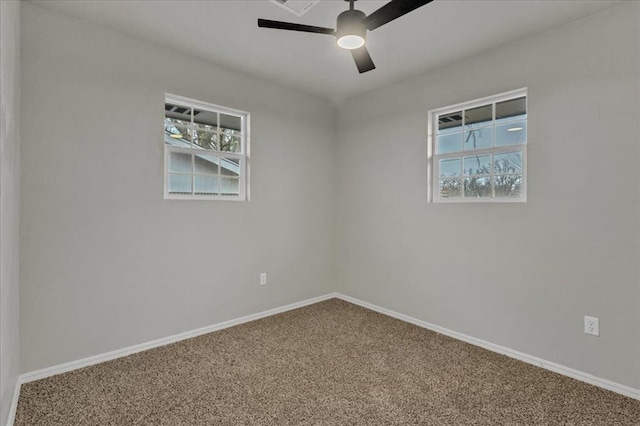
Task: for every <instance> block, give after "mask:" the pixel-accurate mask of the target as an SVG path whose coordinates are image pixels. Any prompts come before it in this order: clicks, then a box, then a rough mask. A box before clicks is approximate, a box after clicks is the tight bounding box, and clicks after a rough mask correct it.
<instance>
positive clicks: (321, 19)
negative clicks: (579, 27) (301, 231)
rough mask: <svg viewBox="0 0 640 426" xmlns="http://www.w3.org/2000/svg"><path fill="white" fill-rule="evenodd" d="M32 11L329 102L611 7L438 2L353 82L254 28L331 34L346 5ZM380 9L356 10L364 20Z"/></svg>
mask: <svg viewBox="0 0 640 426" xmlns="http://www.w3.org/2000/svg"><path fill="white" fill-rule="evenodd" d="M34 3H37V4H40V5H42V6H44V7H47V8H49V9H54V10H57V11H60V12H63V13H65V14H68V15H72V16H76V17H79V18H83V19H86V20H89V21H91V22H94V23H97V24H99V25H103V26H105V27H108V28H112V29H115V30H118V31H121V32H123V33H126V34H129V35H132V36H135V37H139V38H142V39H145V40H149V41H152V42H154V43H157V44H160V45H164V46H168V47H172V48H174V49H177V50H180V51H182V52H185V53H188V54H190V55H193V56H196V57H198V58H201V59H205V60H208V61H211V62H214V63H216V64H219V65H223V66H225V67H228V68H232V69H236V70H240V71H243V72H246V73H248V74H252V75H255V76H259V77H262V78H266V79H269V80H272V81H275V82H278V83H280V84H283V85H286V86H289V87H293V88H297V89H301V90H303V91H306V92H308V93H312V94H316V95H319V96H322V97H325V98H327V99H330V100H332V101H335V102H340V101H342V100H344V99H346V98H348V97H351V96H354V95H356V94H358V93H361V92H364V91H367V90H371V89H374V88H378V87H381V86H385V85H388V84H391V83H393V82H396V81H399V80H402V79H404V78H407V77H410V76H413V75H416V74H419V73H422V72H424V71H427V70H429V69H432V68H435V67H439V66H442V65H444V64H447V63H450V62H453V61H456V60H459V59H462V58H464V57H466V56H469V55H473V54H476V53H479V52H482V51H484V50H487V49H490V48H494V47H497V46H500V45H503V44H506V43H509V42H511V41H513V40H516V39H519V38H522V37H525V36H528V35H531V34H535V33H539V32H542V31H544V30H547V29H549V28H552V27H555V26H558V25H561V24H563V23H566V22H569V21H572V20H575V19H579V18H581V17H584V16H587V15H590V14H593V13H596V12H599V11H601V10H603V9H606V8H608V7H612V6H615V5H616V4H618V3H621V1H612V0H605V1H595V0H588V1H587V0H582V1H580V0H435V1H434V2H433V3H431V4H428V5H426V6H424V7H422V8H419V9H418V10H416V11H414V12H412V13H410V14H408V15H405V16H403V17H401V18H399V19H398V20H396V21H393V22H391V23H389V24H388V25H386V26H383V27H381V28H378V29H376V30H375V31H372V32H370V33H369V34H368V36H367V37H368V39H367V46H368V49H369V52H370V54H371V56H372V57H373V60H374V62H375V64H376V66H377V69H375V70H373V71H371V72H368V73H365V74H362V75H360V74H358V72H357V70H356V67H355V64H354V63H353V59H352V58H351V55H350V53H349V52H347V51H344V50H342V49H340V48H339V47H337V45H336V43H335V38H334V37H332V36H326V35H318V34H306V33H299V32H290V31H279V30H271V29H260V28H258V27H257V23H256V21H257V18H266V19H274V20H281V21H288V22H298V23H303V24H308V25H317V26H323V27H331V28H335V18H336V16H337V15H338V14H339V13H340V12H342V11H343V10H346V9H347V7H348V3H345V2H344V1H343V0H322V1H320V3H318V4H317V5H316V6H314V7H313V8H312V9H311V10H310V11H308V12H307V13H306V14H305V15H304V16H303V17H301V18H299V17H297V16H295V15H294V14H292V13H291V12H288V11H286V10H284V9H283V8H281V7H279V6H277V5H275V4H273V3H271V2H269V1H268V0H247V1H243V0H209V1H206V0H205V1H189V0H182V1H177V0H173V1H166V0H161V1H156V0H128V1H122V0H102V1H86V0H85V1H77V0H63V1H58V0H39V1H34ZM385 3H386V1H373V0H360V1H357V2H356V9H360V10H362V11H364V12H365V13H367V14H369V13H371V12H373V11H374V10H376V9H378V8H379V7H380V6H382V5H384V4H385Z"/></svg>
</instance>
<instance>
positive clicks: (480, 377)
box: [15, 299, 640, 426]
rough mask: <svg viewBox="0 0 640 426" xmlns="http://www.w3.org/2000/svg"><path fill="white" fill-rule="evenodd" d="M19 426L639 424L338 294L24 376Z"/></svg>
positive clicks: (613, 402)
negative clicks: (117, 355) (80, 365)
mask: <svg viewBox="0 0 640 426" xmlns="http://www.w3.org/2000/svg"><path fill="white" fill-rule="evenodd" d="M15 424H16V425H65V426H71V425H217V424H220V425H307V424H313V425H344V424H350V425H354V424H361V425H396V424H397V425H400V424H402V425H410V424H416V425H417V424H420V425H639V424H640V401H636V400H633V399H630V398H626V397H623V396H620V395H617V394H615V393H612V392H609V391H606V390H602V389H599V388H596V387H593V386H590V385H587V384H584V383H581V382H578V381H575V380H573V379H569V378H566V377H563V376H560V375H557V374H554V373H551V372H549V371H546V370H543V369H541V368H537V367H534V366H531V365H528V364H525V363H522V362H519V361H515V360H513V359H510V358H507V357H505V356H501V355H498V354H495V353H492V352H489V351H486V350H483V349H480V348H477V347H474V346H471V345H468V344H466V343H462V342H460V341H457V340H454V339H451V338H448V337H444V336H441V335H438V334H436V333H433V332H430V331H427V330H425V329H422V328H419V327H416V326H413V325H410V324H407V323H403V322H401V321H398V320H395V319H392V318H389V317H386V316H383V315H380V314H377V313H375V312H372V311H369V310H366V309H363V308H360V307H357V306H354V305H352V304H349V303H346V302H343V301H341V300H337V299H333V300H329V301H326V302H322V303H318V304H316V305H312V306H308V307H305V308H302V309H298V310H295V311H291V312H287V313H284V314H280V315H277V316H273V317H270V318H266V319H262V320H258V321H254V322H251V323H248V324H244V325H240V326H237V327H233V328H230V329H226V330H222V331H218V332H215V333H211V334H207V335H204V336H200V337H197V338H194V339H190V340H186V341H183V342H180V343H176V344H173V345H169V346H165V347H162V348H157V349H153V350H150V351H146V352H143V353H140V354H136V355H132V356H128V357H126V358H121V359H118V360H115V361H110V362H107V363H104V364H100V365H96V366H92V367H87V368H84V369H82V370H77V371H74V372H71V373H66V374H62V375H59V376H55V377H51V378H48V379H44V380H40V381H37V382H33V383H29V384H26V385H23V386H22V392H21V394H20V400H19V404H18V412H17V418H16V422H15Z"/></svg>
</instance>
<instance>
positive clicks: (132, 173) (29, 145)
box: [20, 3, 336, 372]
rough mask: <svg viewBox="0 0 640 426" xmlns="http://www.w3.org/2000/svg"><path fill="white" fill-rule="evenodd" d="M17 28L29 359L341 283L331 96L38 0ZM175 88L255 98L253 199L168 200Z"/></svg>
mask: <svg viewBox="0 0 640 426" xmlns="http://www.w3.org/2000/svg"><path fill="white" fill-rule="evenodd" d="M22 43H23V44H22V54H23V63H22V68H23V74H22V89H23V91H22V100H23V103H22V117H27V118H26V119H24V120H23V128H22V130H23V133H22V140H23V141H24V143H23V151H22V155H23V157H22V160H23V161H22V184H23V192H22V202H23V204H22V211H23V215H22V263H21V264H22V268H21V271H22V290H21V298H22V300H21V303H22V304H21V317H20V319H21V343H22V355H23V356H22V371H23V372H28V371H33V370H36V369H40V368H44V367H49V366H53V365H57V364H60V363H63V362H67V361H73V360H77V359H80V358H83V357H87V356H92V355H96V354H101V353H104V352H107V351H111V350H115V349H119V348H122V347H126V346H130V345H133V344H138V343H142V342H145V341H149V340H152V339H156V338H161V337H166V336H169V335H172V334H175V333H179V332H183V331H187V330H192V329H195V328H197V327H203V326H206V325H210V324H214V323H218V322H220V321H223V320H228V319H232V318H236V317H239V316H243V315H247V314H251V313H255V312H259V311H262V310H266V309H270V308H274V307H278V306H282V305H285V304H288V303H292V302H297V301H300V300H303V299H307V298H310V297H315V296H319V295H323V294H326V293H328V292H330V291H333V290H334V288H333V287H331V285H332V280H331V269H332V268H331V259H332V257H331V252H330V248H331V246H332V240H331V235H332V234H331V232H328V230H330V229H331V227H332V217H333V216H332V215H333V210H334V209H333V202H334V201H333V200H334V193H333V190H332V188H333V176H334V173H333V160H334V158H335V144H336V142H335V141H336V133H335V131H336V129H335V126H333V125H327V123H334V115H333V114H334V110H333V108H332V106H331V105H330V104H329V103H327V102H324V101H320V100H317V99H316V98H313V97H311V96H308V95H305V94H302V93H300V92H297V91H293V90H290V89H287V88H283V87H279V86H276V85H273V84H272V83H269V82H266V81H262V80H258V79H255V78H251V77H248V76H245V75H242V74H241V73H238V72H235V71H230V70H227V69H224V68H220V67H217V66H214V65H212V64H210V63H207V62H203V61H199V60H196V59H193V58H191V57H189V56H185V55H183V54H180V53H177V52H175V51H172V50H169V49H165V48H161V47H158V46H155V45H152V44H150V43H147V42H143V41H140V40H137V39H134V38H131V37H128V36H124V35H121V34H119V33H116V32H113V31H110V30H106V29H104V28H101V27H98V26H95V25H91V24H88V23H84V22H82V21H79V20H76V19H73V18H68V17H66V16H64V15H60V14H57V13H55V12H51V11H49V10H47V9H44V8H41V7H39V6H35V5H32V4H28V3H27V4H25V5H24V7H23V32H22ZM165 91H166V92H169V93H174V94H178V95H182V96H187V97H191V98H195V99H199V100H203V101H208V102H213V103H216V104H219V105H225V106H228V107H231V108H235V109H240V110H245V111H249V112H250V113H251V125H252V127H251V133H252V141H251V160H250V161H251V201H249V202H233V201H229V202H224V201H223V202H212V201H176V200H164V199H163V158H164V157H163V114H164V106H163V102H164V93H165ZM261 272H267V273H268V279H269V283H268V285H266V286H263V287H261V286H259V285H258V282H259V273H261Z"/></svg>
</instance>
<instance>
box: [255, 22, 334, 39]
mask: <svg viewBox="0 0 640 426" xmlns="http://www.w3.org/2000/svg"><path fill="white" fill-rule="evenodd" d="M258 26H259V27H260V28H273V29H276V30H289V31H302V32H303V33H316V34H328V35H333V34H334V33H335V30H334V29H333V28H324V27H314V26H311V25H302V24H293V23H291V22H281V21H272V20H270V19H258Z"/></svg>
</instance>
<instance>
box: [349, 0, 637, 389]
mask: <svg viewBox="0 0 640 426" xmlns="http://www.w3.org/2000/svg"><path fill="white" fill-rule="evenodd" d="M638 22H640V3H638V2H631V3H629V4H625V5H623V6H620V7H616V8H613V9H610V10H607V11H605V12H603V13H600V14H597V15H594V16H591V17H588V18H586V19H583V20H580V21H575V22H572V23H570V24H568V25H565V26H562V27H559V28H557V29H554V30H551V31H548V32H545V33H542V34H539V35H536V36H534V37H531V38H527V39H524V40H521V41H518V42H515V43H512V44H509V45H506V46H501V47H497V48H495V49H494V50H491V51H490V52H482V53H479V54H478V55H477V56H475V57H472V58H469V59H467V60H464V61H462V62H459V63H455V64H452V65H450V66H447V67H444V68H440V69H437V70H434V71H432V72H428V73H426V74H423V75H420V76H417V77H415V78H412V79H410V80H407V81H404V82H401V83H399V84H395V85H393V86H390V87H387V88H383V89H380V90H377V91H374V92H371V93H368V94H364V95H362V96H359V97H357V98H354V99H352V100H351V101H349V102H348V103H347V104H346V105H344V106H343V108H342V109H341V111H340V114H339V117H340V124H339V135H340V139H341V140H340V145H339V147H340V148H339V150H338V156H337V159H338V161H337V165H338V168H337V170H338V179H339V182H340V183H341V185H340V189H341V192H340V200H339V203H338V206H339V207H338V217H339V218H341V220H340V222H339V227H338V230H339V232H338V234H339V235H340V236H341V237H340V240H339V241H338V248H339V250H340V253H339V256H337V259H338V261H339V264H338V266H337V268H338V271H339V273H338V284H339V286H340V287H339V288H340V289H341V290H342V291H343V292H344V293H346V294H348V295H351V296H354V297H357V298H361V299H363V300H366V301H369V302H371V303H374V304H379V305H382V306H384V307H386V308H388V309H392V310H396V311H398V312H401V313H404V314H407V315H411V316H413V317H416V318H419V319H422V320H425V321H428V322H431V323H434V324H437V325H440V326H443V327H446V328H449V329H451V330H455V331H458V332H462V333H465V334H468V335H471V336H474V337H476V338H480V339H485V340H487V341H489V342H492V343H495V344H499V345H503V346H506V347H509V348H512V349H515V350H518V351H522V352H525V353H527V354H530V355H534V356H538V357H541V358H543V359H546V360H549V361H554V362H557V363H560V364H563V365H565V366H569V367H573V368H576V369H578V370H581V371H585V372H588V373H591V374H593V375H595V376H598V377H602V378H606V379H610V380H613V381H616V382H618V383H622V384H625V385H628V386H632V387H634V388H640V276H639V267H638V258H639V238H638V231H639V229H640V227H639V218H640V208H639V200H638V194H639V190H638V182H639V180H638V177H637V171H638V169H639V168H640V155H639V152H638V146H639V145H638V135H639V134H640V129H639V127H638V122H639V120H638V117H640V99H639V97H638V94H639V93H640V83H639V78H640V77H639V76H640V67H639V64H638V55H639V52H640V44H639V42H640V38H639V36H640V34H639V33H638ZM525 86H528V88H529V151H528V152H529V155H528V164H529V171H528V179H529V180H528V202H527V203H526V204H429V203H428V202H427V189H426V176H427V159H426V143H425V141H426V135H427V112H428V111H429V110H430V109H435V108H438V107H443V106H447V105H451V104H454V103H458V102H462V101H466V100H472V99H476V98H480V97H484V96H488V95H492V94H497V93H501V92H504V91H508V90H512V89H517V88H521V87H525ZM559 183H563V184H561V185H560V184H559ZM584 315H592V316H596V317H599V318H600V333H601V336H600V337H593V336H588V335H585V334H583V316H584Z"/></svg>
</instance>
